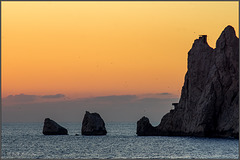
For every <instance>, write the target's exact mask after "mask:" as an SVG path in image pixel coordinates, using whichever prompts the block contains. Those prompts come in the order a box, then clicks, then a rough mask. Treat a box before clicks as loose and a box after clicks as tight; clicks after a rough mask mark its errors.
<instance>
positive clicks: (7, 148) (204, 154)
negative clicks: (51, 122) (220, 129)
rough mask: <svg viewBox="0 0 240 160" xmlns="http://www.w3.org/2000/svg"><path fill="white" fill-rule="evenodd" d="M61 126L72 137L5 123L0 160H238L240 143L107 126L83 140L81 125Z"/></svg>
mask: <svg viewBox="0 0 240 160" xmlns="http://www.w3.org/2000/svg"><path fill="white" fill-rule="evenodd" d="M59 124H60V125H62V126H63V127H65V128H67V129H68V133H69V135H59V136H45V135H43V134H42V128H43V123H3V124H2V157H1V158H3V159H7V158H31V159H117V158H121V159H125V158H145V159H146V158H157V159H165V158H171V159H176V158H191V159H193V158H201V159H202V158H204V159H205V158H214V159H228V158H230V159H238V158H239V141H238V140H237V139H221V138H196V137H167V136H150V137H138V136H137V135H136V127H137V126H136V124H135V123H107V124H106V129H107V131H108V133H107V135H106V136H82V135H81V124H80V123H59ZM75 134H79V136H75Z"/></svg>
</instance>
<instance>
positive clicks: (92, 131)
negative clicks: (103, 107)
mask: <svg viewBox="0 0 240 160" xmlns="http://www.w3.org/2000/svg"><path fill="white" fill-rule="evenodd" d="M106 134H107V131H106V128H105V123H104V121H103V119H102V118H101V116H100V115H99V114H98V113H90V112H88V111H86V113H85V115H84V118H83V122H82V135H106Z"/></svg>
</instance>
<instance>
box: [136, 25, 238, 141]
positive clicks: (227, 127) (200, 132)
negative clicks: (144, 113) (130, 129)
mask: <svg viewBox="0 0 240 160" xmlns="http://www.w3.org/2000/svg"><path fill="white" fill-rule="evenodd" d="M238 67H239V38H237V37H236V34H235V30H234V28H233V27H232V26H227V27H226V28H225V29H224V30H223V32H222V33H221V35H220V37H219V38H218V40H217V42H216V48H215V49H213V48H211V47H210V46H209V45H208V43H207V36H206V35H202V36H200V37H199V39H196V40H195V41H194V43H193V46H192V48H191V49H190V51H189V52H188V70H187V73H186V75H185V81H184V85H183V87H182V91H181V97H180V100H179V103H175V104H174V106H175V108H174V109H173V110H171V111H170V112H169V113H167V114H166V115H164V116H163V118H162V120H161V122H160V124H159V125H158V126H156V127H153V126H152V125H151V124H150V122H149V120H148V118H147V117H143V118H142V119H141V120H139V121H138V124H137V134H138V135H139V136H151V135H163V136H200V137H234V138H239V68H238Z"/></svg>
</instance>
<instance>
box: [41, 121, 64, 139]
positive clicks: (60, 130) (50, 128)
mask: <svg viewBox="0 0 240 160" xmlns="http://www.w3.org/2000/svg"><path fill="white" fill-rule="evenodd" d="M42 133H43V134H44V135H68V130H67V129H66V128H64V127H62V126H60V125H59V124H57V123H56V122H55V121H53V120H51V119H50V118H46V119H45V120H44V126H43V132H42Z"/></svg>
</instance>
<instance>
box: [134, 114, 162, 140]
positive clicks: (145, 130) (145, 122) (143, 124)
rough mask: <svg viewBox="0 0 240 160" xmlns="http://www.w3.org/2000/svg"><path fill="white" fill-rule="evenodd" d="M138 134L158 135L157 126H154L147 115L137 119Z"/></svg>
mask: <svg viewBox="0 0 240 160" xmlns="http://www.w3.org/2000/svg"><path fill="white" fill-rule="evenodd" d="M137 135H138V136H154V135H157V130H156V127H153V126H152V125H151V123H150V122H149V119H148V118H147V117H145V116H144V117H142V118H141V119H140V120H139V121H137Z"/></svg>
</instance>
